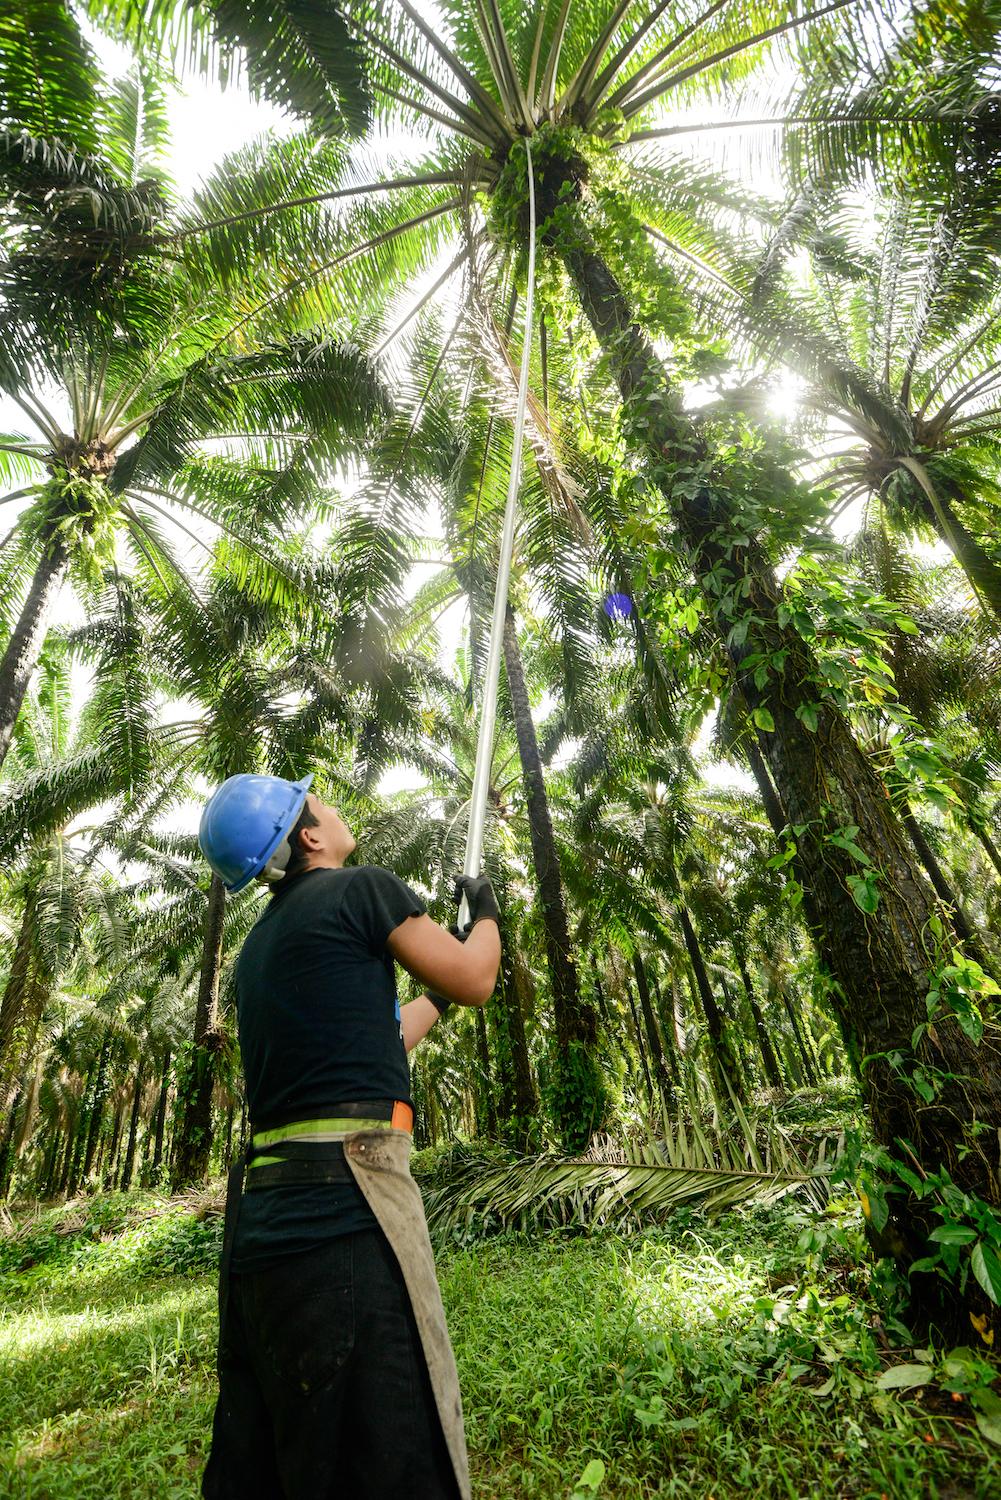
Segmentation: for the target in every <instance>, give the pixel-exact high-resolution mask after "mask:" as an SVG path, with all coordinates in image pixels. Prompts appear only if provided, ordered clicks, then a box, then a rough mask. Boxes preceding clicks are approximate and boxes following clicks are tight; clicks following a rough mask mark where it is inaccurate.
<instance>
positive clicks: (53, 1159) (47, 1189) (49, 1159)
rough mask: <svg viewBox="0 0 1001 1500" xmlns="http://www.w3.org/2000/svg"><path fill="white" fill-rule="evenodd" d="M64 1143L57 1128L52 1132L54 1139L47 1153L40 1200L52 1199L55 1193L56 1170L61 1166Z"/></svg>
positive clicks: (40, 1183) (39, 1189) (40, 1182)
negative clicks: (60, 1159) (61, 1147)
mask: <svg viewBox="0 0 1001 1500" xmlns="http://www.w3.org/2000/svg"><path fill="white" fill-rule="evenodd" d="M62 1143H63V1136H62V1131H61V1130H59V1129H58V1128H56V1129H54V1130H53V1132H52V1139H51V1141H50V1142H49V1145H48V1149H47V1150H46V1153H45V1163H44V1165H43V1167H42V1173H41V1179H40V1181H39V1188H38V1196H39V1197H40V1198H51V1197H52V1196H53V1194H54V1193H55V1190H56V1169H57V1167H58V1166H59V1148H60V1146H61V1145H62Z"/></svg>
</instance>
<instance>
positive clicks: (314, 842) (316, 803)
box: [303, 792, 357, 864]
mask: <svg viewBox="0 0 1001 1500" xmlns="http://www.w3.org/2000/svg"><path fill="white" fill-rule="evenodd" d="M306 804H307V806H308V807H309V810H310V812H311V813H312V814H313V817H314V818H316V819H317V825H316V827H315V828H306V829H304V830H303V842H304V844H305V845H306V848H307V849H308V850H309V851H310V853H312V854H314V855H321V856H323V857H326V858H330V859H335V860H337V862H338V863H339V864H343V862H344V860H346V859H347V857H348V855H349V854H351V853H353V851H354V850H355V848H356V847H357V844H356V841H355V836H354V834H353V833H352V832H351V830H350V828H349V827H348V825H347V824H346V823H345V822H344V819H343V818H342V817H341V815H340V813H339V812H338V811H337V809H336V807H327V805H326V804H325V803H323V802H321V801H320V799H319V797H316V796H314V795H313V793H312V792H307V794H306Z"/></svg>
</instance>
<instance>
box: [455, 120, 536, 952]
mask: <svg viewBox="0 0 1001 1500" xmlns="http://www.w3.org/2000/svg"><path fill="white" fill-rule="evenodd" d="M525 156H526V157H527V159H528V223H529V240H528V290H527V293H526V297H525V336H524V338H523V340H522V347H521V372H520V375H519V378H518V405H517V407H516V409H515V415H514V437H513V440H512V444H511V473H510V475H509V476H508V483H507V503H506V504H505V506H504V526H503V529H502V531H501V544H500V557H499V559H498V563H497V583H496V585H495V588H494V610H493V617H492V619H491V622H490V649H489V651H488V653H487V670H486V674H485V676H484V679H483V704H482V707H481V709H480V732H479V738H478V740H477V743H476V770H475V772H474V773H473V791H472V795H471V797H470V799H469V828H468V831H467V833H466V857H465V859H464V861H463V865H462V873H463V874H464V875H478V874H479V873H480V867H481V865H482V862H483V830H484V826H485V824H486V818H487V793H488V791H489V789H490V768H491V764H492V761H493V748H494V727H495V725H496V722H497V685H498V682H499V681H500V662H501V651H502V649H503V642H504V617H505V615H506V614H507V596H508V588H509V586H510V582H511V558H512V555H513V553H514V529H515V523H516V522H517V519H518V489H519V486H520V483H521V449H522V440H523V438H524V435H525V410H526V407H527V405H528V366H529V363H530V360H531V353H532V314H533V308H532V304H533V302H534V300H535V175H534V170H533V167H532V146H531V142H530V141H529V139H528V137H527V136H526V137H525ZM468 919H469V913H468V909H467V907H466V902H465V900H463V902H462V905H461V907H460V909H459V925H460V927H461V926H462V925H463V923H465V922H466V921H468Z"/></svg>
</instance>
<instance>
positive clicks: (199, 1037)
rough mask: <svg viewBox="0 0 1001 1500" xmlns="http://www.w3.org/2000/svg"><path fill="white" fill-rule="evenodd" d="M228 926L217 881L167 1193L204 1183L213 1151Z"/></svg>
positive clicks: (211, 883)
mask: <svg viewBox="0 0 1001 1500" xmlns="http://www.w3.org/2000/svg"><path fill="white" fill-rule="evenodd" d="M225 923H226V887H225V886H224V885H223V883H222V881H221V880H220V879H219V876H218V875H213V876H212V878H211V880H210V881H209V890H208V903H207V906H206V910H205V928H204V932H203V936H202V963H201V972H200V974H199V978H198V1000H197V1003H196V1005H195V1031H194V1038H193V1041H192V1047H191V1056H190V1059H189V1066H188V1068H187V1070H186V1075H185V1081H184V1090H185V1098H184V1100H183V1105H182V1111H181V1121H180V1136H179V1138H178V1140H177V1142H176V1143H175V1149H174V1163H173V1170H172V1173H171V1187H172V1188H173V1190H174V1192H175V1193H176V1192H178V1191H179V1190H180V1189H181V1188H184V1187H189V1186H190V1185H191V1184H192V1183H195V1182H202V1181H203V1180H204V1178H205V1176H206V1173H207V1172H208V1165H209V1153H210V1152H211V1150H212V1088H213V1085H214V1083H215V1070H216V1058H217V1056H218V1053H219V1041H220V1038H219V1034H218V1029H217V1027H218V1020H219V972H220V969H221V968H222V945H223V935H224V928H225Z"/></svg>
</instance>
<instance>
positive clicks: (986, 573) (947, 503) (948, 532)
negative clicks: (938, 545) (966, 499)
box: [911, 480, 1001, 619]
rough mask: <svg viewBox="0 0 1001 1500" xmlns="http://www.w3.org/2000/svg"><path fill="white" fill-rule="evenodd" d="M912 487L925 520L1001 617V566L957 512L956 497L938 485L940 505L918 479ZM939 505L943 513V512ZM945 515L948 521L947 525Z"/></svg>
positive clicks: (984, 600) (979, 592) (977, 592)
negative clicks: (934, 501)
mask: <svg viewBox="0 0 1001 1500" xmlns="http://www.w3.org/2000/svg"><path fill="white" fill-rule="evenodd" d="M911 489H912V493H913V494H914V495H915V496H916V498H917V501H918V504H919V505H920V507H921V513H922V515H923V516H924V519H925V520H926V521H927V522H928V524H929V525H930V526H931V527H933V528H934V530H935V531H936V532H937V533H938V535H939V537H941V539H942V541H943V542H944V543H945V545H946V546H947V547H948V548H949V551H950V552H951V553H952V555H953V557H954V558H955V559H956V561H957V562H958V563H959V566H960V567H961V568H962V570H963V572H964V573H965V574H966V576H967V578H968V579H969V580H970V582H971V584H972V585H973V589H974V592H975V593H976V594H978V595H979V596H980V598H981V600H982V601H983V603H984V604H986V605H987V606H988V607H989V608H990V609H992V610H993V611H994V613H995V614H996V615H997V616H998V618H999V619H1001V567H999V566H998V564H997V563H996V562H995V561H994V559H993V558H992V557H991V555H990V553H989V552H987V551H986V549H985V548H984V547H983V545H982V544H981V543H980V542H978V541H977V539H976V537H975V536H973V535H972V533H971V532H969V531H968V530H967V529H966V527H965V526H964V525H963V523H962V521H961V520H960V519H959V517H958V515H957V514H956V508H955V505H954V504H953V500H952V499H950V498H948V497H947V496H946V495H945V494H944V493H943V492H942V489H941V488H940V487H939V486H938V485H936V493H937V496H938V506H935V505H933V504H932V501H931V497H930V496H929V495H927V494H926V493H925V491H924V489H923V488H922V487H921V486H920V485H919V484H918V483H917V481H916V480H912V485H911ZM939 507H940V508H941V511H942V515H940V514H939ZM943 516H944V519H945V522H946V523H947V524H943Z"/></svg>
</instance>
